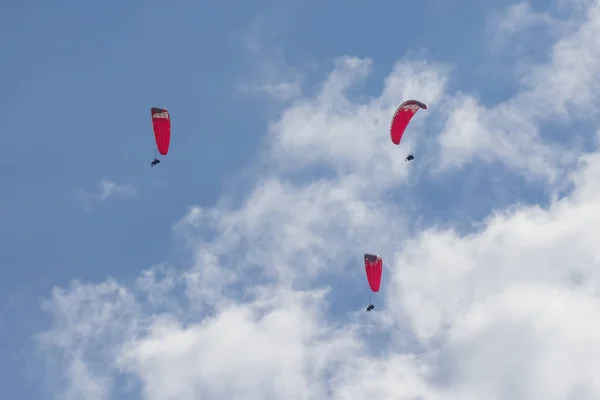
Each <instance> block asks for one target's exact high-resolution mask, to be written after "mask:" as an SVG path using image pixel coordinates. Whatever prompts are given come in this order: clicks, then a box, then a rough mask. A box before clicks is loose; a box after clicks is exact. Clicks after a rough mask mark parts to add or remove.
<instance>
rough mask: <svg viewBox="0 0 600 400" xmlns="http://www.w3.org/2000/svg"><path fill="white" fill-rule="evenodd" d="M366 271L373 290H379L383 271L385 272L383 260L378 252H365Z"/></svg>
mask: <svg viewBox="0 0 600 400" xmlns="http://www.w3.org/2000/svg"><path fill="white" fill-rule="evenodd" d="M365 272H366V274H367V281H369V287H370V288H371V290H372V291H374V292H379V286H380V285H381V273H382V272H383V260H382V259H381V257H379V256H378V255H376V254H365Z"/></svg>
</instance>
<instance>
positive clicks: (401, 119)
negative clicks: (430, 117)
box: [390, 100, 427, 144]
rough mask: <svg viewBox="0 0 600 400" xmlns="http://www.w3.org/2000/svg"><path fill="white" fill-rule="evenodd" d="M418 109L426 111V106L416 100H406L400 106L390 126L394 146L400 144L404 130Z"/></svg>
mask: <svg viewBox="0 0 600 400" xmlns="http://www.w3.org/2000/svg"><path fill="white" fill-rule="evenodd" d="M419 108H422V109H424V110H427V105H426V104H425V103H421V102H420V101H418V100H407V101H405V102H404V103H402V104H400V106H399V107H398V109H397V110H396V113H395V114H394V118H392V125H391V126H390V136H391V137H392V142H393V143H394V144H400V140H401V139H402V135H403V134H404V130H405V129H406V127H407V126H408V123H409V122H410V120H411V119H412V117H413V115H415V113H416V112H417V111H418V110H419Z"/></svg>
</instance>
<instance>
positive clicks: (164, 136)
mask: <svg viewBox="0 0 600 400" xmlns="http://www.w3.org/2000/svg"><path fill="white" fill-rule="evenodd" d="M150 113H151V115H152V131H153V132H154V141H155V142H156V148H157V150H158V152H159V153H160V154H161V155H163V156H166V155H167V153H168V152H169V144H170V143H171V116H170V115H169V112H168V111H167V110H166V109H164V108H158V107H152V109H151V110H150ZM159 163H160V160H159V159H158V158H157V157H156V155H155V156H154V160H153V161H152V162H151V163H150V166H151V167H154V166H155V165H156V164H159Z"/></svg>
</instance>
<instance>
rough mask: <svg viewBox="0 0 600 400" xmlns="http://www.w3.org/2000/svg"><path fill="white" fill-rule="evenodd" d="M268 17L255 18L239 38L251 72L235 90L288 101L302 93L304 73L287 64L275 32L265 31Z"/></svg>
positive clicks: (267, 25) (269, 25) (268, 24)
mask: <svg viewBox="0 0 600 400" xmlns="http://www.w3.org/2000/svg"><path fill="white" fill-rule="evenodd" d="M271 19H272V17H267V16H265V15H261V16H257V17H255V19H254V20H253V22H252V23H251V24H250V26H249V28H248V29H247V31H246V32H245V33H244V35H243V37H242V43H243V45H244V49H245V51H246V53H247V56H248V57H249V64H250V72H249V74H248V75H247V76H244V78H243V81H242V83H240V85H239V87H238V89H239V90H240V91H241V92H245V93H250V94H255V95H261V96H265V95H266V96H269V97H270V98H272V99H274V100H277V101H280V102H287V101H289V100H292V99H294V98H296V97H297V96H299V95H301V93H302V84H303V81H304V75H303V73H302V72H301V71H300V70H298V69H297V68H295V67H292V66H291V65H290V64H289V63H288V61H287V60H286V56H285V52H284V51H283V48H282V47H281V46H279V45H278V44H277V43H278V40H276V36H277V35H276V34H273V33H271V32H269V31H268V28H269V27H271V26H272V25H271V24H270V23H269V21H270V20H271Z"/></svg>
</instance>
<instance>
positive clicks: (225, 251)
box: [37, 3, 600, 400]
mask: <svg viewBox="0 0 600 400" xmlns="http://www.w3.org/2000/svg"><path fill="white" fill-rule="evenodd" d="M598 27H600V6H599V5H598V3H595V5H594V7H591V8H589V9H588V10H587V17H586V20H585V21H584V22H582V24H581V26H579V27H578V28H576V29H574V30H572V31H571V32H569V33H567V34H565V35H566V36H564V37H562V38H561V39H560V40H558V41H557V42H556V43H555V44H553V45H552V47H551V49H550V51H551V53H552V54H553V56H552V59H551V60H550V61H549V62H547V63H543V64H539V65H536V66H535V67H534V68H532V69H531V70H530V71H529V75H528V76H529V78H528V79H527V80H524V81H523V82H521V88H520V90H519V91H518V92H517V93H516V94H515V95H514V96H513V97H511V98H510V99H508V100H506V101H504V102H501V103H497V104H492V105H487V106H484V105H482V104H480V102H479V101H478V100H477V99H476V98H475V97H474V96H471V95H469V94H468V93H451V92H449V90H448V88H447V85H446V82H447V81H448V80H449V78H450V73H451V70H450V69H449V68H448V66H447V65H443V64H439V63H435V62H433V61H405V60H402V61H399V62H398V63H397V64H396V65H395V66H394V67H393V69H392V72H391V73H390V75H389V76H388V77H387V79H386V80H385V82H384V85H383V89H382V91H381V93H379V94H378V95H377V96H375V97H373V98H370V99H368V100H366V101H360V102H359V101H357V100H356V99H353V98H352V97H351V95H350V94H349V90H348V89H349V88H350V87H351V85H353V84H355V83H357V82H359V81H360V80H362V79H365V78H366V77H367V76H368V74H369V71H370V68H371V61H370V60H366V59H358V58H355V57H341V58H339V59H338V60H337V63H336V65H335V69H334V70H333V71H332V73H331V74H330V75H329V77H328V78H327V79H326V80H325V82H323V84H322V85H321V86H320V89H319V91H318V93H317V94H316V95H315V96H314V97H298V98H297V99H296V100H295V101H294V103H292V104H291V105H289V107H287V108H286V109H285V110H283V112H282V114H281V117H280V118H279V119H278V120H276V121H272V123H271V124H270V125H269V135H268V145H267V146H266V150H265V151H266V154H264V157H263V158H262V159H261V160H260V163H261V164H260V168H259V173H258V174H257V176H256V181H255V185H254V187H253V188H252V189H251V190H250V192H249V193H247V195H246V196H245V198H244V199H243V201H242V202H239V203H238V202H235V201H233V200H232V199H231V198H228V197H227V196H226V195H224V197H223V199H222V201H220V202H219V203H217V204H216V205H215V206H213V207H206V208H203V207H192V208H191V209H190V210H189V211H188V212H187V213H186V214H185V215H184V216H183V217H182V218H181V220H180V221H178V222H177V223H176V224H175V225H174V228H173V232H174V235H175V236H176V237H177V238H178V239H179V240H181V241H183V242H184V243H185V245H186V246H187V249H188V250H189V253H190V254H191V257H190V260H188V261H189V264H188V265H187V266H186V268H185V269H183V270H177V269H174V268H171V267H169V266H161V267H160V268H159V267H156V268H153V269H150V270H148V271H145V272H144V273H143V274H142V275H141V276H140V278H139V280H138V281H137V282H136V283H135V284H126V283H120V282H116V281H113V280H110V281H107V282H104V283H100V284H98V285H96V284H83V283H79V282H74V283H73V284H72V285H71V287H69V288H68V289H55V290H54V291H53V292H52V294H51V296H50V298H49V299H48V301H47V303H46V304H45V307H46V309H47V311H48V312H49V313H50V315H51V317H52V318H53V325H52V326H51V327H50V328H49V329H48V330H47V331H45V332H42V333H40V335H38V336H37V342H38V344H39V348H40V351H41V352H42V354H43V355H44V356H46V357H47V359H48V361H49V362H51V363H52V364H51V365H53V368H52V369H51V370H49V373H53V374H54V375H52V376H53V378H54V381H55V382H57V384H58V385H59V388H57V389H56V391H57V393H59V394H61V395H64V396H65V397H63V398H72V399H76V398H86V399H92V400H94V399H98V400H100V399H108V398H118V397H119V395H123V396H124V397H126V398H140V399H148V400H164V399H181V400H186V399H190V400H191V399H198V398H202V399H226V398H228V399H229V398H230V399H261V400H263V399H265V400H268V399H281V398H285V399H315V400H316V399H336V400H346V399H348V400H350V399H411V400H414V399H427V400H430V399H431V400H437V399H440V400H441V399H445V400H447V399H456V400H471V399H472V400H481V399H489V400H496V399H498V400H499V399H511V400H518V399H549V400H552V399H557V400H558V399H561V400H564V399H592V398H598V397H600V384H599V382H598V379H597V371H599V370H600V350H599V349H600V346H598V344H599V343H598V341H599V339H598V338H597V337H598V335H596V334H595V332H596V331H597V329H596V327H597V326H598V325H600V302H599V296H600V274H598V271H599V270H600V269H599V267H600V258H599V257H598V254H597V245H596V238H597V237H598V234H599V233H600V232H598V228H597V227H598V226H600V205H599V204H600V201H599V200H600V184H598V183H597V182H598V177H599V176H600V153H597V152H588V153H584V152H583V151H582V150H581V149H577V148H569V147H567V145H566V144H565V143H564V141H561V140H560V139H561V138H556V137H550V136H549V135H546V134H545V129H546V128H547V126H548V124H560V123H565V122H577V121H586V122H588V123H590V124H592V125H594V126H595V128H597V124H598V122H599V120H598V117H597V116H595V115H593V114H591V113H589V110H590V109H591V107H592V106H593V105H594V104H595V103H596V102H597V98H598V95H599V93H600V91H598V88H597V87H596V84H595V79H596V77H597V73H598V70H599V69H598V66H599V65H600V54H599V53H598V51H597V48H598V46H597V45H596V44H597V42H598V40H600V30H599V29H598ZM569 68H571V69H575V70H576V71H577V79H575V78H576V77H574V76H572V75H570V74H569ZM550 90H551V91H552V94H551V96H552V98H550V97H549V96H550V94H549V91H550ZM409 97H418V98H419V99H421V100H423V101H425V102H426V103H428V104H429V105H430V108H429V110H427V111H426V112H420V114H418V118H415V120H414V121H413V123H411V127H410V132H408V134H407V135H406V137H405V139H403V146H401V147H400V148H398V147H396V146H392V145H390V142H389V135H388V127H389V116H390V115H391V114H392V113H393V110H394V108H395V107H396V106H397V105H398V102H399V101H400V100H401V99H405V98H409ZM434 126H435V127H436V128H435V129H434V128H432V127H434ZM440 126H441V127H442V129H441V130H440V131H441V133H440V134H439V135H437V134H435V131H437V128H439V127H440ZM591 132H593V131H591ZM591 132H572V131H568V134H569V135H584V134H587V135H588V137H591V136H593V135H592V133H591ZM594 146H597V143H594ZM419 147H421V148H426V149H428V151H427V153H428V154H434V155H439V156H440V158H439V160H440V161H441V163H434V162H433V161H426V159H425V157H420V156H419V155H418V154H417V152H415V153H416V154H417V160H415V162H413V163H405V162H404V161H403V159H404V154H403V153H402V154H400V153H399V152H401V151H402V150H403V149H406V148H412V149H416V148H419ZM428 158H430V157H429V156H428ZM430 159H435V156H431V158H430ZM486 163H495V165H496V167H497V169H500V168H505V169H506V170H507V171H508V172H509V173H512V174H514V175H515V176H523V177H526V178H528V179H532V180H533V179H538V180H540V181H542V182H544V184H546V185H547V186H548V187H552V185H553V184H555V183H556V182H557V181H558V180H562V181H563V182H568V183H569V184H570V185H571V186H572V188H573V189H572V191H571V192H569V193H568V195H567V196H565V197H562V198H555V199H553V200H552V201H550V202H549V204H548V205H547V206H544V207H542V206H531V205H526V204H520V205H518V204H517V205H512V206H511V207H508V208H506V209H502V210H490V212H489V215H488V216H487V217H486V219H485V220H483V221H481V222H480V224H479V225H478V226H477V227H476V229H472V230H471V231H470V232H466V233H465V232H458V231H457V229H454V228H453V227H452V226H449V227H443V228H442V227H439V226H431V225H426V226H422V227H419V228H418V229H415V227H414V221H415V220H416V219H417V218H419V217H420V216H419V215H418V214H416V213H415V210H417V208H416V204H415V203H416V202H420V201H426V200H427V199H426V198H425V197H426V196H422V197H418V198H416V199H415V198H414V197H415V196H417V195H416V194H412V193H410V191H409V188H410V187H411V186H410V185H411V182H413V180H415V179H418V180H420V181H427V180H429V179H433V178H434V177H436V176H437V177H440V176H441V177H442V178H443V179H456V171H457V170H460V169H461V168H463V172H462V175H461V176H465V175H467V174H468V173H469V171H470V170H474V169H475V168H483V166H484V165H485V164H486ZM465 165H467V166H469V168H471V169H469V168H464V167H465ZM456 181H457V182H459V184H460V182H461V181H460V180H456ZM399 189H406V190H404V191H402V192H399V191H400V190H399ZM477 195H478V193H477V192H474V193H473V194H472V196H477ZM460 206H461V205H460V204H455V205H453V207H456V208H459V207H460ZM597 222H598V223H597ZM366 251H368V252H374V253H378V254H381V255H382V256H383V258H384V260H385V264H384V265H385V266H386V269H385V272H384V282H383V285H382V290H381V292H380V293H379V294H378V295H377V296H375V297H374V299H373V301H374V303H375V304H376V309H375V312H373V313H365V312H364V307H365V306H366V305H367V301H368V292H367V290H368V289H367V285H366V282H365V280H364V275H363V274H364V272H363V269H362V267H361V266H360V265H358V264H357V263H356V262H352V258H353V257H352V256H353V255H358V256H359V257H360V256H361V255H362V253H364V252H366ZM340 299H341V300H340Z"/></svg>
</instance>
